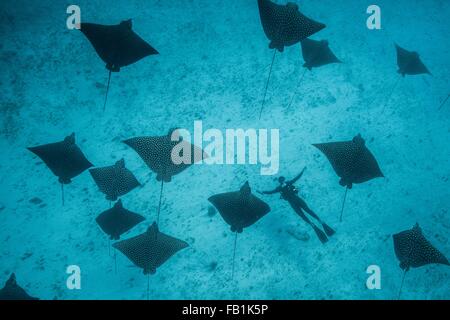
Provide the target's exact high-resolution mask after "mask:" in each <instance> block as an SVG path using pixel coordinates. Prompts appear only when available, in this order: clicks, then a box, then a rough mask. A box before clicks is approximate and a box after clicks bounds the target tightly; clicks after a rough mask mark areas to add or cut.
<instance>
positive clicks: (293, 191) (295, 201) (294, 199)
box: [261, 168, 335, 243]
mask: <svg viewBox="0 0 450 320" xmlns="http://www.w3.org/2000/svg"><path fill="white" fill-rule="evenodd" d="M305 169H306V168H305ZM305 169H303V171H302V172H301V173H300V174H299V175H298V176H296V177H295V178H294V179H292V180H289V181H286V178H285V177H279V178H278V182H279V183H280V185H279V186H278V187H276V188H275V189H274V190H272V191H264V192H261V193H262V194H267V195H270V194H275V193H280V194H281V199H284V200H286V201H287V202H289V204H290V205H291V207H292V209H294V211H295V212H296V213H297V214H298V215H299V216H300V218H302V219H303V220H304V221H305V222H306V223H307V224H309V225H310V226H311V227H312V228H313V230H314V231H315V232H316V234H317V237H318V238H319V240H320V241H321V242H322V243H325V242H327V241H328V238H327V236H328V237H331V236H332V235H333V234H334V233H335V231H334V230H333V229H332V228H330V227H329V226H328V225H327V224H326V223H325V222H323V221H322V220H321V219H320V218H319V217H318V216H317V215H316V214H315V213H314V211H312V210H311V209H310V208H309V207H308V205H307V204H306V202H305V201H304V200H303V199H302V198H300V197H299V196H298V192H299V190H298V189H297V188H296V187H295V186H294V183H296V182H297V181H298V180H299V179H300V178H301V177H302V175H303V173H304V172H305ZM305 212H306V213H308V214H309V215H310V216H311V217H313V218H315V219H316V220H317V221H318V222H319V223H320V224H321V225H322V228H323V230H324V231H325V232H323V231H322V230H320V229H319V228H318V227H317V226H316V225H315V224H314V222H313V221H311V220H310V219H309V218H308V217H307V216H306V214H305Z"/></svg>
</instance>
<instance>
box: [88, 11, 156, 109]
mask: <svg viewBox="0 0 450 320" xmlns="http://www.w3.org/2000/svg"><path fill="white" fill-rule="evenodd" d="M132 27H133V26H132V22H131V19H129V20H125V21H122V22H121V23H119V24H116V25H101V24H95V23H81V24H80V30H81V32H82V33H83V34H84V35H85V36H86V38H87V39H88V40H89V42H90V43H91V44H92V46H93V47H94V49H95V51H96V52H97V54H98V56H99V57H100V58H101V59H102V60H103V61H104V62H105V63H106V69H107V70H109V75H108V84H107V88H106V95H105V102H104V104H103V110H105V108H106V101H107V99H108V91H109V84H110V82H111V72H119V71H120V68H122V67H125V66H128V65H130V64H133V63H135V62H137V61H139V60H141V59H143V58H145V57H147V56H150V55H154V54H158V51H156V50H155V49H154V48H153V47H152V46H151V45H149V44H148V43H147V42H145V41H144V40H143V39H142V38H141V37H139V36H138V35H137V34H136V33H135V32H134V31H133V28H132Z"/></svg>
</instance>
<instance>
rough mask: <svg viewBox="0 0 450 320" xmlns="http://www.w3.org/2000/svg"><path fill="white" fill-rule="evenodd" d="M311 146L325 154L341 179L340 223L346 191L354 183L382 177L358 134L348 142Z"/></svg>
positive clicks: (373, 158) (375, 162)
mask: <svg viewBox="0 0 450 320" xmlns="http://www.w3.org/2000/svg"><path fill="white" fill-rule="evenodd" d="M313 146H315V147H316V148H317V149H319V150H320V151H322V152H323V153H324V154H325V156H326V157H327V158H328V160H329V161H330V163H331V165H332V167H333V169H334V171H335V172H336V174H337V175H338V176H339V177H340V178H341V179H340V181H339V184H340V185H341V186H343V187H345V194H344V200H343V201H342V209H341V216H340V221H341V222H342V214H343V212H344V205H345V199H346V197H347V191H348V189H351V188H352V187H353V184H354V183H357V184H359V183H364V182H367V181H369V180H372V179H374V178H381V177H384V175H383V173H382V172H381V169H380V167H379V165H378V162H377V160H376V159H375V157H374V156H373V154H372V153H371V152H370V150H369V149H368V148H367V147H366V143H365V140H364V139H363V138H362V137H361V135H360V134H358V135H357V136H356V137H354V138H353V139H352V140H350V141H342V142H329V143H319V144H313Z"/></svg>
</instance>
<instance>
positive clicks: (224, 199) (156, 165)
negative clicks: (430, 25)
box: [0, 0, 450, 299]
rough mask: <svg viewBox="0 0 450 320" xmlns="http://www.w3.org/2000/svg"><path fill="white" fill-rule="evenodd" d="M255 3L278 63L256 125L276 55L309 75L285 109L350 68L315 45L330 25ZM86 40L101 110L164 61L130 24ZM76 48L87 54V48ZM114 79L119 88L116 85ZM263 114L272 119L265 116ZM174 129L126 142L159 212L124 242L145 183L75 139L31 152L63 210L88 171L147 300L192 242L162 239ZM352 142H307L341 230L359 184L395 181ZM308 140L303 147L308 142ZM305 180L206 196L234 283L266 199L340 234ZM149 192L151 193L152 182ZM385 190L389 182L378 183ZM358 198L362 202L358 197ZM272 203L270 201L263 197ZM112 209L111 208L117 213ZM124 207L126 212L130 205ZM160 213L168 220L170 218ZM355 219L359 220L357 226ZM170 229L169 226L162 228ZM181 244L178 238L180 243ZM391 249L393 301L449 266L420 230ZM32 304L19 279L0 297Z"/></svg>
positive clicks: (409, 59)
mask: <svg viewBox="0 0 450 320" xmlns="http://www.w3.org/2000/svg"><path fill="white" fill-rule="evenodd" d="M257 4H258V9H259V16H260V21H261V25H262V30H263V32H264V34H265V35H266V37H267V38H268V40H269V45H268V47H269V49H273V56H272V61H271V64H270V69H269V71H268V76H267V79H266V82H265V86H264V91H263V92H264V93H263V97H262V100H261V105H260V106H259V109H258V111H255V114H253V115H252V117H253V118H257V117H258V116H259V119H261V117H263V116H265V115H267V116H270V111H267V109H264V107H268V106H269V104H268V102H267V99H266V97H267V92H268V89H269V84H270V80H271V77H272V74H273V71H274V70H273V66H274V62H275V61H276V54H277V52H279V53H282V52H283V51H284V50H285V47H290V46H294V45H299V46H300V48H301V53H302V56H303V60H304V65H303V67H304V68H305V70H304V72H303V73H302V74H301V77H300V80H299V81H298V83H297V86H296V87H295V88H293V89H292V94H291V95H290V96H289V104H288V105H287V108H288V110H294V109H295V104H296V103H295V102H296V101H299V100H302V99H304V98H303V97H301V96H299V94H300V93H301V89H302V87H301V85H302V82H303V81H304V78H305V75H306V73H307V72H308V71H312V69H314V68H321V67H324V66H327V65H330V64H341V63H343V64H345V63H346V62H345V61H344V59H342V60H341V59H339V58H338V57H337V56H336V55H335V54H334V52H333V51H332V50H331V48H330V44H331V45H332V46H333V47H334V46H335V45H338V44H335V43H334V42H332V41H330V42H329V41H328V40H322V39H321V40H315V39H312V38H311V37H312V36H315V35H316V34H318V33H320V31H321V30H323V29H325V28H327V26H326V24H324V23H321V22H317V21H315V20H313V19H311V18H309V17H308V16H306V15H305V14H304V13H303V12H302V11H300V8H299V6H298V5H297V4H294V3H287V4H277V3H274V2H272V1H270V0H257ZM80 31H81V32H82V34H83V35H84V36H85V37H86V38H87V40H88V41H89V43H90V44H91V45H92V47H93V48H94V50H95V52H96V53H97V54H98V56H99V58H100V59H101V60H103V62H104V63H105V64H106V69H107V70H108V72H109V74H108V80H107V85H106V92H105V97H104V103H103V110H105V109H106V107H107V98H108V92H109V88H110V83H111V73H115V72H119V71H120V70H121V68H124V67H126V66H129V65H132V64H135V63H138V62H139V61H140V60H142V59H144V58H146V57H148V56H150V55H156V54H159V52H158V51H157V50H156V49H155V48H153V46H152V45H150V44H149V43H147V42H146V41H145V40H143V39H142V38H141V37H140V36H139V35H138V34H137V33H136V32H135V31H133V24H132V20H131V19H129V20H124V21H122V22H120V23H118V24H116V25H102V24H95V23H84V22H83V23H81V28H80ZM80 45H84V46H86V47H87V43H84V44H80ZM392 48H393V50H394V49H395V50H396V54H397V66H398V73H399V74H400V75H401V76H402V77H405V76H416V75H431V74H432V73H431V72H430V71H429V69H428V68H427V66H426V65H425V63H424V61H423V60H422V57H421V56H419V54H418V53H417V52H414V51H409V50H407V49H404V48H402V47H400V45H399V44H397V43H393V44H392ZM142 64H143V62H142ZM401 79H402V78H401V77H399V78H398V79H397V81H396V82H395V84H393V85H392V86H391V88H390V90H389V91H388V92H386V95H385V99H384V103H383V105H382V113H384V112H385V109H386V108H388V106H389V102H390V100H391V98H392V96H393V94H394V93H395V89H396V88H397V87H398V85H399V82H400V81H401ZM112 80H113V81H114V78H112ZM110 99H111V97H110ZM447 99H448V97H447V98H446V99H444V100H443V102H442V104H441V105H439V108H438V109H441V108H442V107H443V105H444V104H445V102H446V101H447ZM264 110H266V111H265V112H264ZM108 112H109V110H108ZM256 114H257V115H258V116H256ZM175 130H176V129H174V128H172V129H170V128H168V131H167V132H162V133H161V135H160V136H138V137H131V138H127V139H125V140H123V144H124V145H125V146H128V147H130V148H131V149H132V150H134V151H135V152H136V153H137V155H139V157H140V158H141V160H142V161H143V162H144V163H145V164H146V165H147V166H148V168H149V169H150V170H151V172H153V173H154V174H155V175H156V180H157V181H158V182H159V183H160V185H159V198H158V199H159V200H158V204H157V211H156V213H155V214H154V216H152V218H151V219H152V220H153V221H154V222H152V223H151V224H149V226H148V227H147V228H146V230H145V231H144V232H143V233H142V234H139V235H137V236H134V237H127V238H125V239H120V238H121V237H122V236H124V235H125V234H126V233H127V232H128V231H130V230H132V229H133V228H134V227H136V226H137V225H139V224H142V223H143V222H144V221H145V220H146V218H145V217H144V215H142V214H140V213H135V212H132V211H130V210H128V209H125V205H124V203H123V201H122V197H123V196H124V195H126V194H128V193H129V192H141V191H139V190H138V189H139V188H141V187H142V186H143V185H144V184H146V183H147V182H145V183H141V182H140V181H139V179H138V177H137V175H135V174H133V172H132V170H131V169H129V168H127V166H126V163H125V160H124V158H121V159H120V160H117V161H116V162H115V163H113V164H112V165H109V166H101V167H100V166H99V167H97V166H96V165H98V164H97V163H96V164H95V165H94V164H93V163H91V162H90V161H89V160H88V158H87V156H86V155H85V153H83V151H82V150H81V147H80V146H79V145H78V144H77V139H76V138H77V135H76V134H75V133H71V134H70V135H68V136H66V137H61V138H62V139H63V140H61V141H58V142H48V141H46V143H45V144H42V145H38V146H32V147H28V150H29V151H31V152H32V153H33V154H34V155H35V156H36V157H38V158H39V159H41V160H42V162H43V163H45V165H46V166H47V167H48V169H49V170H50V171H51V172H52V173H53V174H54V175H55V176H56V178H57V179H58V183H59V184H60V186H61V200H62V201H61V204H62V205H63V206H65V205H66V204H67V201H65V196H64V195H65V192H70V188H69V189H67V190H65V189H64V187H65V186H66V187H68V185H70V184H71V183H72V180H74V179H75V178H76V177H78V176H79V175H81V174H82V173H83V172H85V171H89V173H90V175H91V177H92V180H93V182H94V183H95V185H96V186H97V187H98V190H99V191H100V192H102V193H103V194H104V195H105V198H106V200H107V201H106V202H105V204H108V202H109V209H106V210H104V211H103V212H102V213H100V214H99V215H98V217H97V218H96V219H95V220H94V221H96V222H97V224H98V225H99V227H100V228H101V230H103V231H104V232H105V233H106V234H107V235H108V237H109V238H110V240H113V241H116V242H114V243H113V244H112V245H109V244H108V247H109V248H113V250H114V261H115V269H116V272H117V258H116V251H119V252H120V253H122V254H123V255H124V256H125V257H126V258H127V259H129V261H131V263H133V265H135V266H136V267H138V268H141V269H142V270H143V273H144V274H145V275H146V276H147V279H146V281H147V290H146V297H147V299H149V298H151V295H150V289H151V279H150V275H152V274H155V273H156V272H157V268H159V267H161V266H162V265H163V264H164V263H165V262H166V261H168V260H169V259H170V258H171V257H172V256H173V255H175V254H176V253H177V252H179V251H180V250H183V249H185V248H188V247H189V243H188V242H186V241H184V240H181V239H178V238H175V237H173V236H171V235H169V234H166V233H163V232H162V231H160V229H161V225H160V215H161V209H163V206H162V201H163V190H164V185H165V184H164V183H166V184H167V183H169V182H171V181H172V180H174V182H173V183H174V184H176V183H177V180H178V179H177V178H176V177H175V176H177V175H180V176H181V175H182V174H183V172H184V171H185V170H186V169H188V168H189V166H190V165H187V164H183V163H182V164H175V163H173V161H172V159H171V152H172V149H173V148H174V146H175V145H176V144H177V142H173V141H171V139H170V136H171V134H172V133H173V132H174V131H175ZM77 134H78V133H77ZM355 134H356V135H355V136H354V137H349V140H347V141H331V142H321V143H318V142H317V141H310V144H311V145H312V146H314V147H315V148H317V149H318V150H319V151H320V152H321V153H323V155H324V156H325V158H326V159H327V160H328V161H329V163H330V165H331V167H332V169H333V170H334V171H335V173H336V175H337V176H338V177H339V179H340V180H339V184H340V185H341V186H342V187H345V191H344V193H343V200H342V206H341V207H340V210H334V211H336V213H338V212H339V217H340V221H341V222H342V221H343V213H344V206H345V203H346V198H347V193H348V190H351V189H352V188H353V186H354V185H355V184H363V183H365V182H368V181H371V180H373V179H375V178H384V177H388V178H389V173H388V172H384V171H382V168H383V163H380V162H379V161H378V160H377V158H376V156H375V155H374V154H373V153H372V152H371V151H370V150H369V147H370V146H371V145H372V141H368V142H366V140H365V139H364V138H363V137H362V135H361V134H359V133H358V132H356V133H355ZM303 138H304V139H305V137H303ZM92 140H94V139H90V141H89V142H91V141H92ZM329 140H331V139H329ZM183 144H184V146H185V147H186V148H189V149H190V150H191V151H192V152H191V154H192V155H193V158H192V161H191V164H194V163H195V162H197V161H199V160H201V159H204V158H206V157H208V155H207V154H206V153H205V152H203V150H201V149H199V148H198V147H197V146H195V145H191V144H189V143H188V142H183ZM199 154H200V155H201V156H200V158H196V155H197V156H198V155H199ZM316 159H317V161H323V160H324V158H323V157H322V156H321V155H319V154H318V155H317V158H316ZM218 170H220V169H218ZM304 172H305V170H303V171H302V172H301V174H299V175H298V176H297V177H295V178H294V179H292V180H286V179H285V178H284V177H280V178H279V179H278V183H279V185H278V186H277V188H276V189H274V190H273V191H259V190H256V191H255V190H253V188H252V187H251V185H250V184H249V182H248V181H241V187H240V189H239V190H234V191H233V190H228V188H227V187H225V188H224V190H223V191H224V192H222V193H219V194H215V195H213V194H209V195H205V198H207V200H208V201H209V202H210V203H211V204H212V205H213V206H214V207H215V208H216V209H217V211H218V212H219V214H220V215H221V217H222V218H223V220H224V221H225V222H226V223H227V224H229V225H230V227H231V232H233V233H234V244H233V250H232V251H231V250H230V257H231V253H232V263H231V266H230V268H229V270H227V269H223V272H229V274H230V277H231V279H234V278H235V276H236V271H235V263H236V261H235V259H236V254H243V255H244V254H245V253H244V252H239V251H238V252H236V247H237V238H238V234H239V233H242V232H243V229H244V228H251V227H252V226H253V225H254V224H255V223H257V222H258V221H260V220H261V219H264V217H265V216H266V215H267V214H268V213H269V212H270V211H271V207H270V206H269V204H268V203H266V202H265V201H264V200H263V197H264V199H265V198H266V197H267V196H268V195H271V194H278V193H280V195H281V199H283V200H286V201H287V203H288V204H289V205H290V207H291V209H292V210H293V211H295V212H296V213H297V214H298V216H299V217H300V218H301V219H302V220H303V221H304V222H305V223H306V224H308V225H310V226H311V227H312V229H313V230H314V232H315V234H316V235H317V239H318V240H320V242H321V243H322V244H326V243H327V242H328V241H329V239H330V238H332V237H333V238H334V237H339V230H338V228H336V229H337V231H335V230H334V229H333V228H332V227H330V226H329V225H328V224H326V223H324V222H323V220H322V219H321V218H319V215H320V214H319V215H318V214H316V212H315V211H314V208H313V209H311V208H310V207H309V206H308V205H307V203H306V200H304V199H302V198H301V197H300V196H299V190H298V188H297V187H296V186H295V184H296V183H297V182H298V181H300V178H301V177H302V175H303V174H304ZM306 172H308V171H306ZM30 174H31V173H30ZM180 179H181V177H180ZM148 183H150V184H151V183H152V182H148ZM379 183H380V184H382V183H383V182H382V180H381V179H380V181H379ZM354 192H355V193H357V192H358V191H354ZM256 193H259V195H258V196H257V195H256ZM267 199H269V198H268V197H267ZM112 202H115V203H114V204H112ZM125 204H126V205H128V203H127V202H126V203H125ZM387 209H388V208H387ZM162 214H163V215H164V211H163V212H162ZM310 218H313V220H310ZM352 219H356V218H355V217H352ZM94 221H93V222H94ZM315 221H317V222H318V223H319V225H321V226H322V228H323V230H321V229H320V228H319V227H318V226H317V225H316V222H315ZM173 223H175V222H173ZM344 223H345V222H344ZM166 227H167V226H163V227H162V229H164V228H166ZM409 227H411V226H399V229H400V230H401V229H402V228H409ZM185 236H186V235H184V237H185ZM178 237H181V235H179V236H178ZM230 247H231V243H230ZM109 250H110V249H109ZM393 250H394V251H395V255H396V257H397V258H398V260H399V266H400V268H401V269H402V270H403V271H404V273H403V278H402V282H401V284H400V283H399V293H398V297H393V298H400V297H401V291H402V288H403V287H404V286H403V285H404V280H405V275H406V272H407V271H409V269H410V268H417V267H422V266H426V265H429V264H442V265H450V263H449V261H448V259H447V258H446V257H445V254H443V253H442V252H441V251H439V250H438V249H437V248H436V247H435V246H434V245H432V244H431V242H430V241H429V240H427V238H426V237H425V235H424V234H423V232H422V229H421V228H420V226H419V224H416V225H415V226H413V227H412V229H410V230H409V229H408V230H405V231H401V232H399V233H397V234H395V235H393ZM237 262H239V260H238V261H237ZM119 268H120V266H119ZM13 271H14V270H13ZM158 272H159V271H158ZM161 272H163V271H161ZM19 279H20V276H19ZM19 282H20V281H19ZM38 295H39V294H38V293H35V292H33V296H38ZM33 296H31V295H30V294H29V293H27V292H25V290H24V289H22V288H21V287H20V286H19V285H18V283H17V281H16V273H11V275H10V278H9V280H7V281H6V282H5V285H4V288H3V289H1V290H0V299H36V298H34V297H33Z"/></svg>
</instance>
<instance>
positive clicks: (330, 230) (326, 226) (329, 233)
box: [322, 222, 336, 237]
mask: <svg viewBox="0 0 450 320" xmlns="http://www.w3.org/2000/svg"><path fill="white" fill-rule="evenodd" d="M322 227H323V230H324V231H325V233H326V234H327V236H329V237H331V236H332V235H333V234H335V233H336V231H334V230H333V229H332V228H331V227H330V226H329V225H327V224H326V223H324V222H322Z"/></svg>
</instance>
